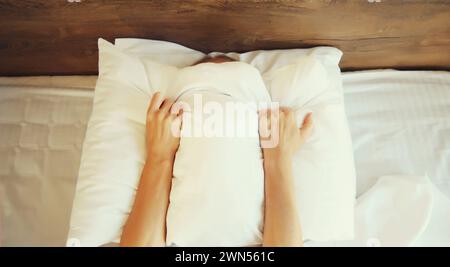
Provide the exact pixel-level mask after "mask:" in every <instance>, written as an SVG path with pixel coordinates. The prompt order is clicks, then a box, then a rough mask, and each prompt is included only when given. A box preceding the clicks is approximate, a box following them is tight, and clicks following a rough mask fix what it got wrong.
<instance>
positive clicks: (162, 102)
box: [147, 92, 180, 117]
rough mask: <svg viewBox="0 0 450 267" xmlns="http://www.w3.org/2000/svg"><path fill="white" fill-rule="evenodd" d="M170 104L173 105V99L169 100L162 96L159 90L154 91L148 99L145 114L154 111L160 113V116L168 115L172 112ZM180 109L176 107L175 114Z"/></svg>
mask: <svg viewBox="0 0 450 267" xmlns="http://www.w3.org/2000/svg"><path fill="white" fill-rule="evenodd" d="M172 106H174V101H173V100H170V99H168V98H163V97H162V96H161V93H160V92H156V93H154V94H153V96H152V99H151V100H150V105H149V107H148V110H147V115H149V113H151V112H154V113H158V114H159V115H160V117H166V116H168V115H170V113H173V112H172ZM179 111H180V108H178V109H177V112H176V113H177V114H175V115H178V114H179Z"/></svg>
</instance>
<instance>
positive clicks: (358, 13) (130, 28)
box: [0, 0, 450, 75]
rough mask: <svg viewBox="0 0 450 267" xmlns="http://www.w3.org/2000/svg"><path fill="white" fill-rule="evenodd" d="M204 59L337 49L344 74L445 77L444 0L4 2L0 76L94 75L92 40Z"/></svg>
mask: <svg viewBox="0 0 450 267" xmlns="http://www.w3.org/2000/svg"><path fill="white" fill-rule="evenodd" d="M98 37H103V38H105V39H108V40H110V41H112V40H114V38H116V37H140V38H152V39H160V40H168V41H173V42H177V43H180V44H183V45H186V46H189V47H192V48H195V49H199V50H202V51H204V52H209V51H212V50H216V51H248V50H254V49H274V48H296V47H311V46H316V45H330V46H336V47H338V48H340V49H341V50H343V51H344V57H343V60H342V63H341V66H342V67H343V68H344V69H347V70H351V69H370V68H400V69H450V0H428V1H426V0H423V1H416V0H404V1H402V0H389V1H386V0H381V2H375V0H368V1H363V0H354V1H350V0H315V1H274V0H273V1H256V0H252V1H237V0H234V1H207V0H196V1H181V0H177V1H144V0H81V2H80V3H76V2H75V3H70V2H68V0H41V1H37V0H35V1H33V0H0V75H37V74H55V75H61V74H95V73H96V72H97V52H96V50H97V47H96V44H97V38H98Z"/></svg>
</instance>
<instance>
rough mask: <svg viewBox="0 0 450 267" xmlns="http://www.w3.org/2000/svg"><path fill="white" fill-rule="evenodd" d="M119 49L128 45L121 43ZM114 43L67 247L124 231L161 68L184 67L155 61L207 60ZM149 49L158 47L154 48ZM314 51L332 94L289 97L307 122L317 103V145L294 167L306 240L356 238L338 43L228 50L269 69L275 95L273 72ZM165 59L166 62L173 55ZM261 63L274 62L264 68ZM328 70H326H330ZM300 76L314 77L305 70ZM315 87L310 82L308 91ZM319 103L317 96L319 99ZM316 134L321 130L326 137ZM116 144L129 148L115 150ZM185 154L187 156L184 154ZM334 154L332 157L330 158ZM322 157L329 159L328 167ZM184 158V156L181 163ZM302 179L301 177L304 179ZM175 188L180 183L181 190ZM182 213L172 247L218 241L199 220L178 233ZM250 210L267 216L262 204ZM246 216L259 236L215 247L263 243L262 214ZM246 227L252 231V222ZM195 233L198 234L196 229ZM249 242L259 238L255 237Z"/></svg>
mask: <svg viewBox="0 0 450 267" xmlns="http://www.w3.org/2000/svg"><path fill="white" fill-rule="evenodd" d="M128 41H129V42H128ZM116 47H120V49H117V48H116ZM116 47H114V46H112V45H111V44H109V43H107V42H106V41H103V40H99V79H98V82H97V86H96V92H95V97H94V108H93V113H92V116H91V119H90V122H89V125H88V130H87V133H86V139H85V143H84V147H83V154H82V159H81V166H80V173H79V180H78V183H77V191H76V196H75V200H74V205H73V212H72V218H71V228H70V232H69V240H68V243H69V244H72V243H73V242H74V241H76V242H77V244H80V245H82V246H97V245H101V244H105V243H109V242H114V241H115V242H117V241H118V240H119V238H120V234H121V230H122V227H123V225H124V223H125V222H126V219H127V215H128V213H129V211H130V209H131V205H132V202H133V198H134V194H135V189H136V185H137V183H138V179H139V177H140V171H141V168H142V165H143V163H144V160H145V151H144V147H145V145H144V143H145V142H144V132H145V125H144V123H145V110H146V108H147V106H148V101H149V99H150V96H151V94H152V88H156V89H157V90H160V89H162V88H163V87H164V86H167V84H164V79H159V78H158V77H163V76H160V75H158V73H159V74H161V73H171V72H174V71H176V68H173V67H170V66H166V65H158V64H156V63H152V62H151V61H148V60H147V59H150V60H152V61H157V62H160V63H169V64H172V65H173V66H178V67H183V66H186V65H190V64H192V63H193V62H195V61H197V60H198V59H200V58H202V57H203V54H202V53H200V52H196V51H193V50H190V49H187V48H184V47H181V46H179V45H175V44H172V43H167V42H159V41H148V40H146V41H140V40H134V39H131V40H122V41H121V40H116ZM121 50H122V51H121ZM149 51H150V52H151V53H147V52H149ZM158 51H162V52H161V53H159V52H158ZM165 53H167V54H165ZM307 54H309V55H315V57H316V58H318V59H319V60H320V62H321V63H319V65H323V66H324V67H325V69H322V74H323V73H326V74H327V77H328V78H326V79H328V82H327V83H324V84H326V85H327V86H328V87H327V89H326V90H322V89H323V88H322V87H323V86H319V88H321V90H322V91H323V92H324V93H323V94H320V95H318V97H317V98H312V99H306V98H301V95H300V96H299V98H298V99H297V100H298V105H297V102H296V103H292V102H291V103H289V102H287V103H286V104H288V105H290V106H296V107H298V108H299V112H298V116H299V121H300V119H301V117H302V116H304V114H305V112H306V110H308V109H309V110H313V111H314V119H315V125H316V126H315V130H314V133H313V137H312V138H311V142H310V143H308V144H307V145H305V147H304V149H303V150H302V151H303V152H302V153H303V154H301V153H299V155H298V156H297V158H296V164H294V168H295V169H294V170H295V174H296V180H297V186H298V190H299V192H301V193H300V194H298V197H299V203H300V204H299V209H300V214H301V216H302V218H301V221H302V227H303V234H304V238H305V239H313V240H331V239H349V238H351V237H352V234H353V202H354V171H353V160H352V154H351V144H350V143H349V134H348V129H347V124H346V121H345V114H344V109H343V104H342V92H341V82H340V77H339V68H338V66H337V63H338V62H339V59H340V56H341V53H340V51H339V50H337V49H334V48H317V49H312V50H299V49H296V50H288V51H282V50H278V51H260V52H249V53H245V54H242V55H238V54H230V56H233V57H235V58H236V57H237V58H239V59H241V60H243V61H246V62H248V63H250V64H252V65H253V66H255V67H257V68H259V69H260V70H264V71H265V73H264V75H263V78H264V79H265V81H266V84H267V86H268V87H269V88H270V92H272V93H274V92H275V87H273V86H277V84H282V83H281V82H280V81H282V80H283V79H281V80H280V79H277V76H276V75H274V73H275V71H279V75H278V76H279V77H284V78H286V77H289V75H291V76H290V77H292V73H294V74H295V73H296V72H292V68H294V69H296V70H298V69H300V70H302V69H304V68H302V67H299V66H298V65H292V66H291V67H287V68H285V69H284V70H283V68H282V69H281V70H279V67H281V66H286V65H288V64H290V63H293V62H295V60H298V59H299V57H300V56H304V55H307ZM265 55H266V56H265ZM166 59H167V60H168V61H166V62H165V60H166ZM264 59H267V61H264ZM262 62H267V63H268V64H267V65H264V64H262ZM275 66H276V67H275ZM318 70H320V67H316V71H318ZM324 70H325V72H323V71H324ZM301 73H303V75H305V74H307V73H306V72H301ZM319 73H320V71H319ZM147 74H150V75H147ZM172 74H173V73H172ZM319 76H320V75H319ZM149 77H150V78H149ZM299 77H300V76H299ZM316 78H320V77H316ZM291 80H292V79H291ZM314 80H315V81H317V79H312V80H311V82H313V83H312V84H314ZM301 81H303V78H301V79H297V80H295V82H294V81H293V82H292V83H290V84H288V86H285V88H284V90H280V91H279V93H280V94H279V95H275V94H274V95H273V97H274V98H275V99H276V98H283V97H285V96H286V94H288V93H290V92H291V90H290V89H291V88H293V87H295V88H296V90H299V88H297V86H299V83H300V85H301V84H302V83H301ZM319 84H320V83H319ZM285 85H286V84H285ZM303 85H305V84H303ZM306 85H308V86H310V85H311V83H309V84H308V83H306ZM313 88H314V87H313ZM277 89H278V88H277ZM307 89H308V88H303V91H305V90H307ZM322 91H321V92H322ZM283 92H284V93H283ZM333 92H334V95H333ZM283 94H284V95H283ZM313 95H314V94H313ZM320 96H322V98H321V97H320ZM328 96H330V98H328ZM321 99H322V100H327V101H328V102H327V103H328V104H327V103H325V102H323V103H324V104H323V105H322V106H321V105H320V103H322V102H321V101H319V100H321ZM333 99H334V100H333ZM305 100H306V101H305ZM314 100H317V101H318V102H317V103H316V102H315V101H314ZM302 101H303V102H302ZM308 105H309V106H308ZM322 124H323V126H324V127H323V129H326V130H324V131H322V130H319V129H322ZM318 136H320V140H319V139H318ZM322 140H323V143H322ZM321 144H325V145H321ZM316 146H318V148H319V150H317V151H315V147H316ZM117 147H122V148H123V149H117ZM180 148H181V147H180ZM181 151H183V150H181ZM181 151H180V153H182V152H181ZM308 151H309V152H308ZM308 153H309V154H308ZM308 155H312V156H311V157H309V156H308ZM302 156H303V159H302ZM178 158H179V157H178V156H177V161H180V160H179V159H178ZM184 158H185V157H183V159H184ZM302 160H303V162H302ZM328 160H331V161H332V162H327V161H328ZM186 162H188V161H186ZM324 164H327V165H325V166H326V167H324ZM182 165H183V164H181V163H180V166H182ZM236 170H237V169H236ZM232 171H234V170H232ZM174 172H175V170H174ZM186 173H188V172H186ZM175 176H176V173H175ZM297 177H300V178H299V179H297ZM174 181H175V179H174ZM175 184H176V183H174V186H175ZM309 188H311V189H309ZM184 190H186V189H184ZM216 190H217V191H216V192H220V190H221V189H217V188H216ZM176 191H177V190H174V192H176ZM253 192H256V194H255V199H257V198H258V193H257V192H261V191H260V189H259V191H258V190H255V191H253ZM211 194H212V192H211ZM259 196H260V195H259ZM177 197H178V194H176V193H172V194H171V199H172V203H175V202H176V201H175V199H176V198H177ZM256 202H257V201H254V202H253V203H256ZM191 209H195V207H194V206H191ZM175 210H176V209H175V207H173V206H172V207H170V208H169V215H168V227H169V229H168V242H169V243H168V244H171V243H170V242H174V243H176V244H180V245H194V244H195V243H197V244H199V243H202V244H207V245H213V244H214V243H213V242H211V239H210V240H208V235H203V237H204V239H199V236H201V235H202V234H204V232H202V231H203V229H205V225H207V222H203V223H201V224H198V225H196V224H192V227H194V226H196V227H198V228H197V229H194V228H195V227H194V228H192V230H190V231H189V232H187V231H184V232H183V231H181V230H180V229H182V227H183V226H182V222H180V221H179V220H180V219H171V218H179V217H183V215H182V212H188V211H189V210H188V209H187V208H183V209H182V210H180V209H178V210H177V212H175ZM250 212H256V213H259V214H260V215H261V213H260V212H261V210H260V209H259V211H256V209H255V211H250ZM250 214H252V213H250ZM248 218H254V222H256V223H253V224H252V226H251V227H249V228H247V229H251V228H252V229H256V234H253V237H251V238H249V239H248V238H247V240H246V239H245V238H246V237H244V236H243V235H234V236H233V238H230V239H229V240H231V241H229V240H228V241H227V240H226V239H224V241H223V242H220V243H215V244H217V245H238V244H242V245H246V244H250V243H258V242H259V241H258V240H257V239H258V231H260V228H259V227H260V226H257V227H255V225H258V222H260V218H261V217H260V216H258V215H257V214H253V215H250V216H249V217H248ZM214 219H216V218H214ZM323 220H325V221H323ZM177 222H178V223H179V225H178V226H176V224H175V226H174V223H177ZM180 223H181V224H180ZM170 229H172V230H170ZM241 230H242V231H246V230H245V229H241ZM220 231H221V229H220V228H219V229H217V232H218V233H220ZM237 231H238V230H237ZM247 232H248V231H247ZM192 234H197V235H194V236H192ZM189 235H191V236H189ZM177 236H178V237H177ZM210 236H211V238H216V237H217V235H212V234H210ZM249 236H250V235H249ZM240 238H242V239H240ZM250 239H254V240H251V241H249V240H250ZM170 240H172V241H170ZM78 242H79V243H78Z"/></svg>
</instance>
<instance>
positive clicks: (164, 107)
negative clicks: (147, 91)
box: [159, 98, 173, 115]
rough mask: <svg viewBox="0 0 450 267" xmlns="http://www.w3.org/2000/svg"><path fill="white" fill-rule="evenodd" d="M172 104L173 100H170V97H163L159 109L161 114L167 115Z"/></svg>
mask: <svg viewBox="0 0 450 267" xmlns="http://www.w3.org/2000/svg"><path fill="white" fill-rule="evenodd" d="M172 105H173V100H170V99H167V98H166V99H164V101H163V103H162V105H161V107H160V109H159V111H160V112H161V113H162V114H164V115H167V114H168V113H169V111H170V108H171V107H172Z"/></svg>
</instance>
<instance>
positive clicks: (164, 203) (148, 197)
mask: <svg viewBox="0 0 450 267" xmlns="http://www.w3.org/2000/svg"><path fill="white" fill-rule="evenodd" d="M232 61H236V60H234V59H232V58H230V57H227V56H225V55H221V56H216V57H210V56H206V57H204V58H203V59H201V60H199V61H197V62H195V63H194V64H193V65H198V64H202V63H217V64H219V63H225V62H232ZM193 65H192V66H193ZM173 104H174V101H173V100H170V99H163V98H162V96H161V94H160V93H159V92H157V93H155V94H154V95H153V96H152V99H151V101H150V105H149V108H148V111H147V120H146V124H147V125H146V143H147V144H146V145H147V148H146V149H147V159H146V162H145V165H144V168H143V171H142V175H141V179H140V183H139V186H138V190H137V193H136V196H135V201H134V205H133V208H132V211H131V213H130V215H129V217H128V219H127V222H126V224H125V226H124V228H123V233H122V237H121V240H120V245H121V246H165V245H166V215H167V209H168V206H169V194H170V190H171V179H172V170H173V164H174V160H175V154H176V152H177V150H178V147H179V144H180V137H179V136H174V135H173V127H174V126H175V127H178V128H179V129H181V124H182V116H181V114H173V113H171V108H172V105H173ZM272 114H277V115H276V116H272ZM275 124H277V126H278V127H276V128H274V129H276V130H277V131H278V132H277V133H276V134H278V136H279V138H278V140H279V142H278V145H277V146H275V147H271V148H265V147H262V152H263V165H264V180H265V204H264V205H265V216H264V232H263V246H301V245H302V244H303V238H302V234H301V227H300V221H299V220H300V219H299V214H297V208H296V196H295V194H294V188H295V186H294V179H293V175H292V157H293V155H294V153H295V152H296V151H297V150H298V149H299V148H300V146H302V145H303V144H304V143H305V141H306V139H307V138H308V137H309V135H310V133H311V129H312V118H311V114H308V115H307V116H306V117H305V119H304V121H303V124H302V126H301V128H297V126H296V121H295V116H294V112H293V111H292V110H290V109H288V108H283V107H282V108H280V110H279V111H278V112H273V111H272V110H264V111H262V112H260V113H259V132H260V140H261V141H263V140H264V137H262V136H261V132H262V131H268V132H269V133H271V131H272V126H273V125H275ZM272 134H273V133H272ZM266 138H269V139H270V138H271V136H269V137H266ZM261 143H262V142H261Z"/></svg>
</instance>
